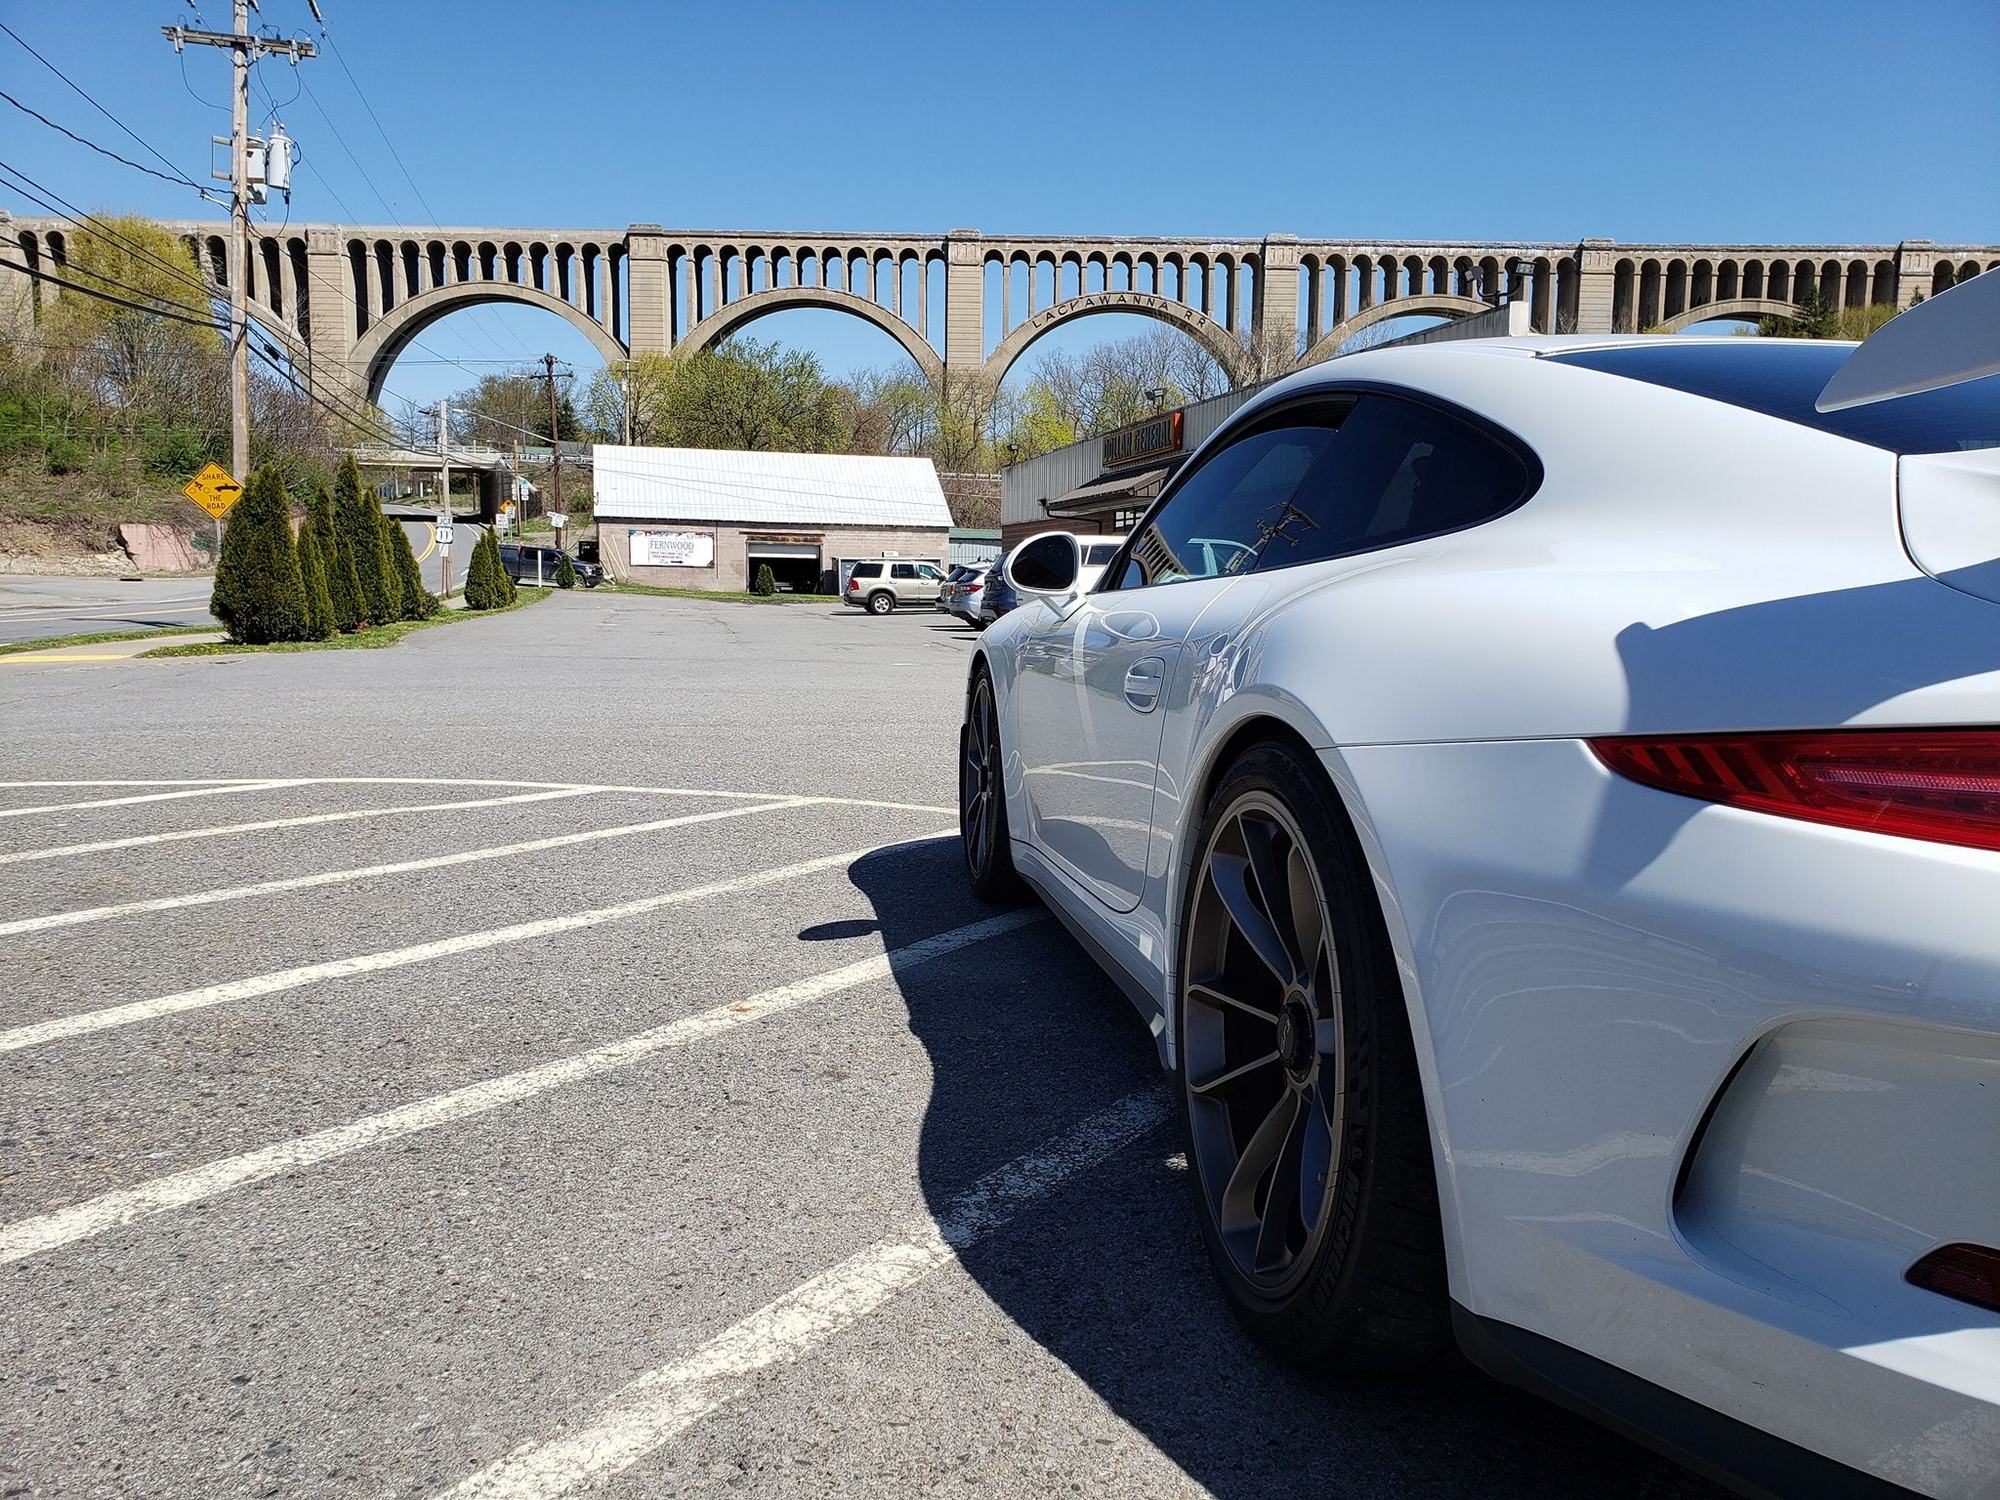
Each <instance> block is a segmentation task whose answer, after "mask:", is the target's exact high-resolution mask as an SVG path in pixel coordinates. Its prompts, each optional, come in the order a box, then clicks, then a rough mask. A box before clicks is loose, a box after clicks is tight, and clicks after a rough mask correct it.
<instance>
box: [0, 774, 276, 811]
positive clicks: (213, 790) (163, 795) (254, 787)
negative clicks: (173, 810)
mask: <svg viewBox="0 0 2000 1500" xmlns="http://www.w3.org/2000/svg"><path fill="white" fill-rule="evenodd" d="M44 784H45V783H39V782H20V783H17V785H21V786H37V785H44ZM53 784H54V785H59V786H90V785H100V784H101V785H109V786H145V785H148V783H146V782H143V781H118V782H107V783H92V782H75V781H72V782H57V783H53ZM311 784H312V783H311V781H310V780H301V779H297V778H290V779H287V780H283V781H232V782H230V783H229V784H228V785H226V786H216V785H214V784H212V783H209V784H204V785H202V786H198V787H195V788H194V789H193V790H192V791H181V792H149V793H147V794H146V795H145V796H141V797H106V798H104V799H103V800H101V801H97V802H48V803H43V804H42V805H41V806H39V807H0V818H25V817H26V816H27V815H28V814H29V813H46V812H76V811H78V810H79V809H81V808H86V807H131V806H132V805H134V804H135V803H139V802H173V801H176V800H177V799H179V798H182V797H219V796H222V795H224V794H226V793H229V792H266V791H271V790H273V789H275V788H279V787H289V786H310V785H311ZM0 785H4V783H0ZM175 785H179V783H175Z"/></svg>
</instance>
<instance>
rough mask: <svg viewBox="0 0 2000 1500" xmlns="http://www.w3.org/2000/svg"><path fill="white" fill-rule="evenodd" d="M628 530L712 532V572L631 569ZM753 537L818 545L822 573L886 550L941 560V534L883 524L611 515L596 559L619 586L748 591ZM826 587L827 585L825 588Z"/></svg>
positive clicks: (603, 520) (601, 524)
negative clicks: (780, 524) (783, 524)
mask: <svg viewBox="0 0 2000 1500" xmlns="http://www.w3.org/2000/svg"><path fill="white" fill-rule="evenodd" d="M628 530H639V531H711V532H714V533H715V566H714V567H712V568H657V567H644V568H639V567H634V566H633V565H632V552H631V543H630V539H629V538H628V537H627V536H626V532H627V531H628ZM752 537H761V538H768V539H773V540H776V539H779V538H782V539H783V540H785V541H788V542H818V543H819V561H820V570H821V572H822V574H825V573H827V572H830V571H831V570H832V568H833V566H834V559H836V558H857V557H880V556H882V555H883V554H884V553H885V552H886V553H895V554H896V555H898V556H900V557H908V558H914V559H916V560H918V561H921V562H934V563H937V564H938V565H939V566H943V565H944V560H945V550H946V548H945V531H944V528H943V527H937V528H935V529H932V530H914V531H903V530H896V529H892V528H890V527H885V526H834V527H826V528H824V529H821V530H808V529H801V528H798V527H787V528H782V529H780V528H773V527H770V526H736V525H731V524H729V523H727V522H716V521H629V520H620V519H619V518H618V517H616V516H599V517H598V518H597V544H598V557H599V559H600V561H602V562H603V564H604V567H605V568H606V570H607V571H609V573H610V574H611V576H612V577H613V578H615V579H617V580H618V581H619V582H621V583H643V584H649V585H651V586H653V587H655V588H670V589H717V590H721V591H723V592H725V593H727V592H739V593H740V592H742V591H743V590H746V589H748V588H749V587H750V580H751V577H752V576H753V571H754V570H753V569H752V568H751V567H750V564H749V552H748V547H749V542H750V538H752ZM827 586H828V587H831V584H830V583H829V584H827Z"/></svg>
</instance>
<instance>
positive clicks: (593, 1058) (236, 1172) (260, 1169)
mask: <svg viewBox="0 0 2000 1500" xmlns="http://www.w3.org/2000/svg"><path fill="white" fill-rule="evenodd" d="M863 852H864V853H865V852H867V851H865V850H864V851H863ZM834 858H835V859H849V858H853V856H851V855H836V856H834ZM818 863H819V864H822V865H823V864H825V863H826V861H819V862H818ZM1042 915H1043V914H1042V913H1041V912H1038V911H1018V912H1007V913H1004V914H1002V915H1000V916H997V917H988V918H986V919H985V920H984V921H980V922H972V923H968V924H967V925H966V926H964V927H954V928H952V929H951V930H950V931H949V932H941V933H939V934H937V935H936V936H935V937H928V938H924V939H922V940H920V941H918V942H914V943H908V944H905V945H904V946H903V947H901V948H895V949H891V950H890V951H889V952H887V953H878V954H876V955H875V956H873V957H872V958H864V959H861V960H859V961H857V962H855V963H851V964H843V965H841V966H840V967H839V968H837V969H828V970H826V971H825V972H823V973H820V974H815V975H812V976H810V977H809V978H806V979H800V980H797V981H795V982H793V983H791V984H785V985H780V986H778V987H777V988H776V989H770V990H765V991H764V992H763V993H761V994H757V995H752V996H750V997H749V998H748V999H746V1000H736V1001H732V1002H731V1003H730V1004H728V1005H720V1006H717V1007H715V1008H714V1009H713V1010H705V1011H701V1012H699V1013H697V1014H695V1015H692V1016H687V1017H685V1018H683V1019H681V1020H679V1021H670V1022H668V1023H667V1024H666V1025H664V1026H658V1027H655V1028H653V1029H652V1030H651V1031H642V1032H640V1033H639V1034H638V1035H637V1036H629V1037H624V1038H621V1039H620V1040H618V1041H615V1042H607V1043H605V1044H604V1045H603V1046H601V1047H593V1048H591V1049H590V1050H589V1051H588V1052H580V1053H577V1054H575V1055H574V1056H571V1057H563V1058H557V1059H556V1060H555V1061H553V1062H546V1063H542V1064H539V1065H538V1066H536V1067H532V1068H524V1069H522V1070H521V1071H520V1072H518V1073H508V1074H504V1075H503V1076H501V1077H499V1078H489V1079H486V1080H485V1081H484V1082H481V1083H475V1084H470V1085H468V1086H467V1087H465V1088H462V1089H455V1090H453V1091H452V1092H451V1093H448V1094H438V1095H435V1096H433V1097H432V1098H428V1099H419V1100H417V1101H415V1102H414V1103H411V1104H405V1105H402V1106H401V1107H399V1108H397V1109H392V1110H388V1111H385V1112H384V1113H382V1114H378V1115H369V1116H368V1117H366V1118H365V1119H360V1120H355V1121H353V1122H352V1123H350V1124H346V1125H336V1126H334V1127H333V1128H332V1129H330V1130H322V1131H319V1132H317V1133H315V1134H313V1135H307V1136H301V1137H299V1138H298V1139H297V1140H291V1141H283V1142H280V1143H279V1144H277V1145H275V1146H266V1147H263V1148H262V1149H260V1150H257V1151H250V1152H246V1153H245V1154H243V1155H241V1156H231V1157H225V1158H223V1159H222V1160H220V1161H212V1162H208V1163H206V1164H204V1165H202V1166H199V1167H192V1168H190V1169H188V1170H187V1171H185V1172H175V1173H173V1174H171V1175H169V1176H166V1177H156V1178H154V1179H153V1180H152V1181H151V1182H142V1183H140V1184H138V1185H137V1186H136V1187H129V1188H122V1189H120V1190H118V1191H117V1192H112V1193H104V1194H102V1195H100V1196H98V1197H95V1198H88V1199H85V1200H84V1201H83V1202H82V1203H77V1204H73V1205H72V1206H70V1207H69V1208H64V1209H58V1210H56V1211H55V1212H54V1213H48V1214H42V1215H40V1216H38V1217H36V1218H32V1219H21V1220H18V1221H16V1222H15V1223H12V1224H9V1225H6V1226H5V1227H0V1265H7V1264H10V1263H12V1262H14V1261H17V1260H22V1259H24V1258H26V1257H27V1256H30V1255H40V1254H42V1253H43V1252H44V1251H48V1250H53V1249H55V1248H57V1247H58V1246H60V1245H68V1244H72V1243H74V1242H75V1241H77V1240H81V1239H88V1238H89V1237H90V1236H92V1235H97V1234H102V1233H104V1232H105V1231H106V1230H109V1229H116V1228H119V1227H120V1226H122V1225H125V1224H131V1223H134V1222H135V1221H137V1220H139V1219H144V1218H149V1217H151V1216H152V1215H154V1214H158V1213H164V1212H166V1211H167V1210H168V1209H171V1208H185V1207H186V1206H187V1205H189V1204H191V1203H200V1202H203V1201H205V1200H207V1199H210V1198H214V1197H218V1196H220V1195H221V1194H223V1193H226V1192H228V1191H230V1190H231V1189H232V1188H238V1187H242V1186H243V1185H244V1184H246V1183H251V1182H261V1181H263V1180H264V1179H265V1178H267V1177H275V1176H277V1175H279V1174H281V1173H284V1172H291V1171H296V1170H298V1169H299V1168H301V1167H307V1166H311V1165H313V1164H315V1163H317V1162H323V1161H329V1160H331V1159H332V1158H334V1157H337V1156H345V1155H347V1154H348V1153H349V1152H353V1151H360V1150H362V1149H363V1148H365V1147H368V1146H373V1145H377V1144H379V1143H380V1142H382V1141H386V1140H393V1139H395V1138H396V1137H398V1136H405V1135H414V1134H416V1133H417V1132H418V1131H422V1130H431V1129H434V1128H435V1127H437V1126H439V1125H447V1124H450V1123H451V1122H453V1121H455V1120H464V1119H469V1118H470V1117H472V1116H474V1115H480V1114H484V1113H486V1112H487V1111H488V1110H492V1109H498V1108H499V1107H500V1106H501V1105H503V1104H512V1103H515V1102H517V1101H519V1100H522V1099H531V1098H533V1097H534V1096H535V1095H537V1094H545V1093H547V1092H548V1091H549V1090H550V1089H555V1088H561V1087H562V1086H564V1085H565V1084H571V1083H581V1082H582V1081H583V1080H585V1079H587V1078H595V1077H596V1076H598V1075H599V1074H601V1073H609V1072H611V1071H613V1070H615V1069H618V1068H624V1067H630V1066H631V1065H632V1064H633V1063H636V1062H642V1061H644V1060H645V1059H646V1058H649V1057H652V1056H654V1055H656V1054H657V1053H661V1052H664V1051H667V1050H668V1049H669V1048H673V1047H684V1046H686V1045H687V1044H688V1043H690V1042H696V1041H700V1040H702V1039H704V1038H706V1037H711V1036H715V1035H718V1034H719V1033H721V1032H724V1031H728V1030H730V1029H731V1028H733V1027H737V1026H743V1025H747V1024H748V1023H749V1022H751V1021H759V1020H762V1019H764V1018H765V1017H767V1016H773V1015H777V1014H778V1013H780V1012H782V1011H787V1010H795V1009H797V1008H798V1007H799V1006H802V1005H805V1004H808V1003H809V1002H811V1001H814V1000H823V999H825V998H826V997H827V996H828V995H833V994H837V993H839V992H840V991H842V990H850V989H853V988H854V987H855V986H857V985H862V984H867V983H869V982H870V981H872V980H876V979H882V978H886V977H888V975H889V974H891V973H892V972H894V971H896V970H901V969H907V968H910V967H912V966H914V965H917V964H923V963H929V962H931V961H932V960H933V959H938V958H942V957H943V956H944V955H945V954H947V953H955V952H957V951H958V950H959V949H961V948H966V947H970V946H971V945H972V944H974V943H981V942H984V941H986V939H988V938H992V937H998V936H999V935H1000V934H1002V933H1005V932H1012V931H1013V930H1014V929H1016V928H1018V927H1024V926H1026V925H1027V924H1029V923H1031V922H1038V921H1040V920H1041V919H1042Z"/></svg>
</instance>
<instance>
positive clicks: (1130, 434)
mask: <svg viewBox="0 0 2000 1500" xmlns="http://www.w3.org/2000/svg"><path fill="white" fill-rule="evenodd" d="M1180 451H1181V413H1180V412H1178V411H1163V412H1161V413H1160V414H1159V415H1158V416H1157V417H1148V418H1146V420H1145V421H1143V422H1134V423H1132V424H1131V426H1129V427H1120V428H1119V429H1118V430H1117V431H1115V432H1107V433H1105V434H1104V463H1103V467H1105V468H1107V469H1122V468H1124V467H1125V466H1126V465H1127V464H1135V463H1138V462H1139V461H1140V460H1141V459H1146V458H1158V457H1159V456H1160V455H1162V454H1165V453H1178V452H1180Z"/></svg>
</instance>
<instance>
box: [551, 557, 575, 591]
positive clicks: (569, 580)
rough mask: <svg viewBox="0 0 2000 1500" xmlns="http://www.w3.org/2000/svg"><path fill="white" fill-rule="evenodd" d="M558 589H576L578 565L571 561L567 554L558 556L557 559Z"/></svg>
mask: <svg viewBox="0 0 2000 1500" xmlns="http://www.w3.org/2000/svg"><path fill="white" fill-rule="evenodd" d="M556 587H557V588H559V589H573V588H575V587H576V564H575V563H573V562H571V561H570V560H569V554H568V553H567V552H564V553H560V554H558V556H557V558H556Z"/></svg>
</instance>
